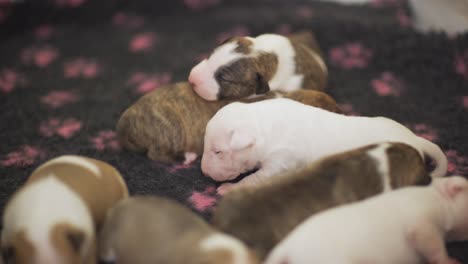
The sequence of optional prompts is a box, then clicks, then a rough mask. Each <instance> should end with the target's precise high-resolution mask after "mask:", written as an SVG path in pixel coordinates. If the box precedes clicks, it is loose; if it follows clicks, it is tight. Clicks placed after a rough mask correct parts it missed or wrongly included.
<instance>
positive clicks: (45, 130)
mask: <svg viewBox="0 0 468 264" xmlns="http://www.w3.org/2000/svg"><path fill="white" fill-rule="evenodd" d="M81 126H82V124H81V122H80V121H78V120H76V119H74V118H67V119H65V120H60V119H58V118H51V119H49V120H47V121H44V122H42V123H41V125H40V127H39V133H40V134H41V135H42V136H44V137H52V136H54V135H59V136H61V137H63V138H66V139H68V138H71V137H72V136H73V135H75V134H76V133H77V132H78V131H80V129H81Z"/></svg>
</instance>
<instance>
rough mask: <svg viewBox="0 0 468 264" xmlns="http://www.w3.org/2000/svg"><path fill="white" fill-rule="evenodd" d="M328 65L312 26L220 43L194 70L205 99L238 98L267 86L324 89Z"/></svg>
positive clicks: (195, 82) (197, 89) (193, 78)
mask: <svg viewBox="0 0 468 264" xmlns="http://www.w3.org/2000/svg"><path fill="white" fill-rule="evenodd" d="M327 74H328V72H327V67H326V65H325V63H324V61H323V59H322V58H321V56H320V50H319V48H318V45H317V42H316V41H315V38H314V36H313V35H312V34H311V33H310V32H301V33H300V34H298V35H292V36H291V37H289V38H287V37H284V36H281V35H276V34H263V35H260V36H258V37H256V38H252V37H235V38H231V39H228V40H227V41H226V42H225V43H223V44H222V45H221V46H219V47H217V48H216V49H215V50H214V51H213V52H212V53H211V55H210V57H209V58H208V59H205V60H203V61H201V62H200V63H199V64H198V65H196V66H195V67H194V68H193V69H192V71H191V72H190V75H189V78H188V79H189V82H190V83H192V84H193V88H194V89H195V92H196V93H197V94H198V95H200V96H201V97H203V98H204V99H206V100H210V101H214V100H221V99H239V98H245V97H251V96H255V95H258V94H263V93H265V92H267V91H270V90H271V91H282V92H290V91H294V90H298V89H301V88H305V89H314V90H319V91H321V90H324V88H325V85H326V82H327Z"/></svg>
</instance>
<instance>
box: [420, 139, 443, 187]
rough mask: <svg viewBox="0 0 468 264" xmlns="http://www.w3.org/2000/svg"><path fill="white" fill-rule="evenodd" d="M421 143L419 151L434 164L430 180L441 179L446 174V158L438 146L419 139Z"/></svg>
mask: <svg viewBox="0 0 468 264" xmlns="http://www.w3.org/2000/svg"><path fill="white" fill-rule="evenodd" d="M419 140H420V141H421V144H420V146H421V149H422V151H423V152H424V154H425V155H427V156H429V157H430V158H431V159H432V160H433V161H434V162H435V168H434V170H433V171H432V172H431V173H430V175H431V177H432V178H437V177H443V176H445V174H446V173H447V166H448V165H447V164H448V161H447V157H446V156H445V154H444V152H442V150H441V149H440V147H439V146H437V145H436V144H434V143H432V142H431V141H429V140H426V139H424V138H419Z"/></svg>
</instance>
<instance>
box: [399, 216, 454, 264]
mask: <svg viewBox="0 0 468 264" xmlns="http://www.w3.org/2000/svg"><path fill="white" fill-rule="evenodd" d="M407 238H408V241H409V243H410V245H411V246H412V247H413V248H414V249H415V250H416V251H417V252H418V253H419V254H421V256H422V257H423V258H424V259H425V260H426V261H427V262H428V263H430V264H455V263H458V262H457V261H456V260H455V259H452V258H450V257H449V256H448V255H447V250H446V248H445V243H444V240H443V235H442V232H441V231H440V230H438V229H437V228H436V227H435V226H434V224H431V223H428V222H422V223H418V225H417V226H412V227H410V229H409V230H408V232H407Z"/></svg>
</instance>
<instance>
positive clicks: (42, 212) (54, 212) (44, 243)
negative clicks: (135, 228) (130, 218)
mask: <svg viewBox="0 0 468 264" xmlns="http://www.w3.org/2000/svg"><path fill="white" fill-rule="evenodd" d="M127 196H128V190H127V187H126V184H125V182H124V180H123V178H122V177H121V175H120V174H119V172H118V171H117V170H116V169H115V168H114V167H112V166H111V165H109V164H107V163H105V162H102V161H99V160H95V159H90V158H85V157H81V156H73V155H66V156H60V157H58V158H55V159H52V160H50V161H48V162H46V163H44V164H43V165H41V166H40V167H38V168H37V169H36V170H34V171H33V173H32V174H31V176H30V177H29V178H28V180H27V181H26V183H25V185H24V186H22V187H21V188H20V189H19V190H18V191H17V192H16V193H15V194H14V195H13V196H12V197H11V199H10V200H9V202H8V203H7V205H6V207H5V211H4V214H3V230H2V236H1V241H2V242H1V245H2V256H3V260H4V262H5V264H9V263H18V264H59V263H63V264H65V263H72V264H75V263H76V264H78V263H96V248H95V247H96V241H95V228H97V227H99V226H100V225H101V224H102V222H103V220H104V218H105V215H106V212H107V210H108V209H109V208H110V207H111V206H113V205H114V204H115V203H116V202H117V201H118V200H120V199H122V198H125V197H127Z"/></svg>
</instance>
